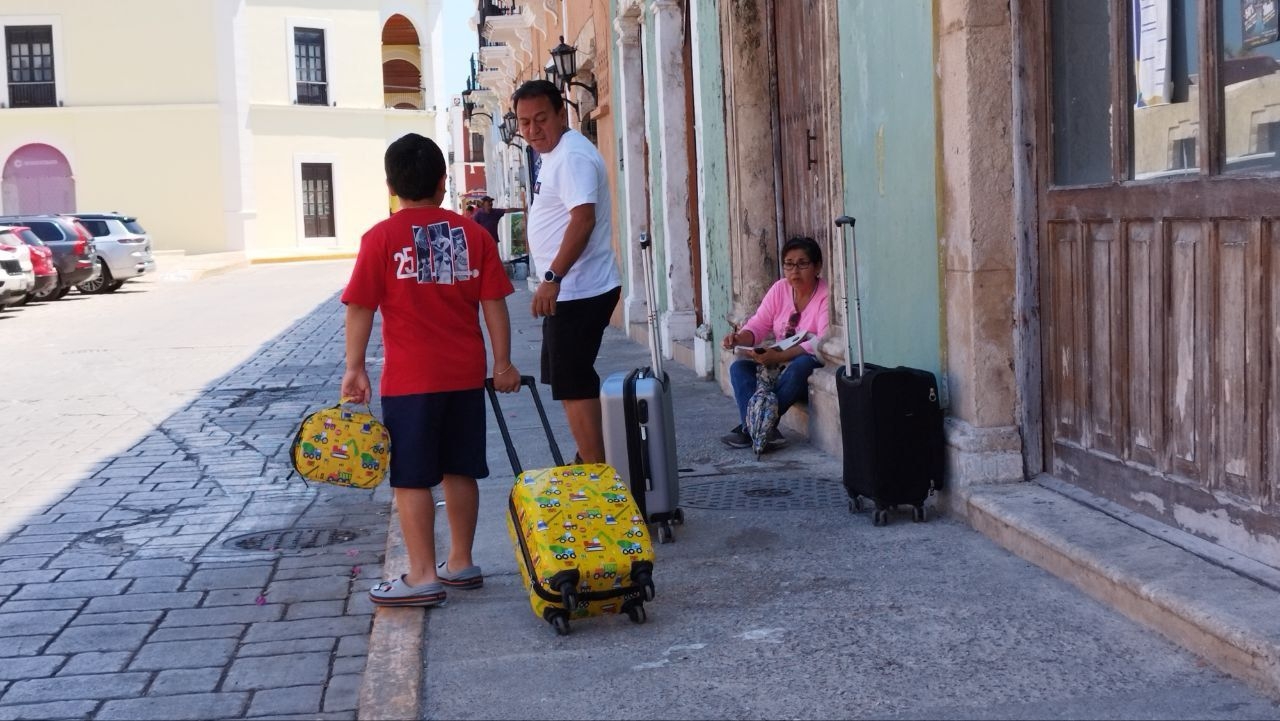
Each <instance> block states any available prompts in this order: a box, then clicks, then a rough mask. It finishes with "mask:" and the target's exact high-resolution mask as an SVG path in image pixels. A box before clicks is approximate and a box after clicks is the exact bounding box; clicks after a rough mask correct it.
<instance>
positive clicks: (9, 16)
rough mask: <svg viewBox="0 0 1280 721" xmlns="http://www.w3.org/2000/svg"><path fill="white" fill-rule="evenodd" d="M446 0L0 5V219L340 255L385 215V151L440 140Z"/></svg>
mask: <svg viewBox="0 0 1280 721" xmlns="http://www.w3.org/2000/svg"><path fill="white" fill-rule="evenodd" d="M441 1H442V0H418V1H417V2H409V1H408V0H348V1H347V2H338V3H335V2H331V1H330V2H321V1H319V0H293V1H292V2H280V1H277V0H184V1H183V2H181V3H175V2H172V1H171V0H118V1H116V2H111V3H85V2H82V1H81V0H6V1H5V3H4V4H3V6H0V38H2V39H3V42H4V53H5V67H6V69H7V70H6V73H5V77H4V78H3V80H4V82H3V83H0V168H2V176H0V212H3V213H4V214H28V213H48V212H54V213H66V212H92V211H108V210H110V211H119V212H124V213H129V214H133V215H136V216H137V217H138V218H139V219H140V220H141V222H142V223H143V224H144V225H145V226H146V227H147V229H148V231H150V233H151V236H152V238H153V242H154V243H155V247H156V248H157V249H158V250H184V251H186V252H188V253H205V252H220V251H242V252H244V253H245V254H246V256H247V257H249V258H250V259H264V260H269V259H278V258H290V257H326V256H330V255H335V254H337V255H346V254H350V253H352V252H354V250H355V249H356V247H357V245H358V244H359V239H360V234H361V233H362V232H363V231H364V229H365V228H367V227H368V226H369V225H370V224H372V223H373V222H376V221H377V220H379V219H381V218H384V217H386V216H387V214H388V212H389V211H390V209H391V208H392V199H391V198H390V197H389V194H388V192H387V189H386V182H385V174H384V172H383V165H382V158H383V152H384V150H385V148H386V146H387V144H388V143H390V142H391V141H392V140H394V139H395V138H397V137H400V136H401V135H403V134H405V133H408V132H417V133H419V134H422V135H426V136H428V137H433V138H437V139H443V138H444V137H445V136H444V134H443V133H442V132H441V130H442V128H443V125H444V122H443V121H444V118H443V117H442V118H440V119H439V122H438V121H437V116H436V112H435V108H434V107H433V106H432V103H433V100H432V98H434V97H435V89H436V87H437V86H438V85H439V83H440V82H441V78H440V77H439V75H440V66H441V62H440V47H441V44H440V28H439V16H440V4H441ZM138 28H147V29H148V32H147V33H146V34H145V42H130V41H128V39H129V38H135V39H136V38H139V37H140V36H139V34H138ZM104 38H115V39H116V40H115V41H104V40H103V39H104ZM442 146H444V149H445V150H446V152H447V150H448V148H447V142H442Z"/></svg>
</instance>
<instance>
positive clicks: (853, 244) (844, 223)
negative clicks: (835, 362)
mask: <svg viewBox="0 0 1280 721" xmlns="http://www.w3.org/2000/svg"><path fill="white" fill-rule="evenodd" d="M853 224H854V219H853V217H852V216H848V215H842V216H840V217H838V218H836V228H837V229H839V231H840V232H841V233H843V234H844V235H845V237H846V240H847V242H846V243H845V244H844V247H845V253H842V254H841V263H840V272H841V273H844V274H845V275H848V273H849V264H848V258H847V257H846V256H845V254H846V253H850V252H851V253H852V254H853V327H854V334H855V335H856V336H857V339H858V377H859V378H861V377H862V375H863V374H864V373H865V372H866V365H865V364H864V363H863V360H862V297H861V296H860V295H859V293H858V237H857V234H856V233H855V232H854V230H853ZM846 228H847V229H848V230H845V229H846ZM843 280H844V289H843V290H844V292H843V293H842V295H844V303H843V304H842V305H841V309H842V310H843V311H844V332H845V333H846V334H848V332H849V291H848V288H849V279H848V278H847V277H846V278H844V279H843ZM852 351H853V349H852V348H846V349H845V361H844V374H845V377H847V378H852V377H853V352H852Z"/></svg>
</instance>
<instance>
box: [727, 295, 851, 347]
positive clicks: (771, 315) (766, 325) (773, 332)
mask: <svg viewBox="0 0 1280 721" xmlns="http://www.w3.org/2000/svg"><path fill="white" fill-rule="evenodd" d="M828 305H829V304H828V303H827V279H826V278H818V287H817V288H816V289H814V291H813V297H812V298H810V299H809V304H808V305H806V306H805V308H804V312H802V313H801V314H800V320H799V322H797V323H796V332H797V333H799V332H800V331H805V330H807V331H809V332H810V333H812V334H813V337H812V338H810V339H809V340H807V341H805V342H803V343H801V344H800V347H801V348H803V349H804V352H805V353H808V354H810V355H815V353H814V344H815V343H817V341H818V339H819V338H821V337H822V335H823V334H824V333H826V332H827V325H828V324H830V322H831V309H830V308H829V307H828ZM795 310H796V303H795V298H794V297H793V296H792V293H791V283H789V282H788V281H787V279H786V278H783V279H781V280H779V281H778V282H777V283H774V284H773V287H771V288H769V292H768V293H765V294H764V300H761V301H760V307H759V308H758V309H756V314H755V315H753V316H751V320H749V321H747V324H746V325H744V326H742V330H749V331H751V334H752V335H754V336H755V342H756V344H757V345H759V344H761V343H763V342H764V341H765V340H767V339H768V338H770V337H772V338H774V339H777V340H781V339H783V338H785V337H786V336H785V335H783V333H784V332H785V331H786V329H787V319H789V318H790V317H791V314H792V313H794V312H795Z"/></svg>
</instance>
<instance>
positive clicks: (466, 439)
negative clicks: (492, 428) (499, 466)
mask: <svg viewBox="0 0 1280 721" xmlns="http://www.w3.org/2000/svg"><path fill="white" fill-rule="evenodd" d="M382 418H383V423H385V424H386V426H387V432H388V433H390V434H391V486H392V487H393V488H434V487H435V486H437V485H439V484H440V481H442V480H444V474H446V473H452V474H456V475H459V476H467V477H470V478H486V477H487V476H488V475H489V464H488V462H487V461H486V460H485V452H486V451H485V409H484V390H483V389H480V388H475V389H472V390H465V391H445V392H442V393H417V394H414V395H408V396H382Z"/></svg>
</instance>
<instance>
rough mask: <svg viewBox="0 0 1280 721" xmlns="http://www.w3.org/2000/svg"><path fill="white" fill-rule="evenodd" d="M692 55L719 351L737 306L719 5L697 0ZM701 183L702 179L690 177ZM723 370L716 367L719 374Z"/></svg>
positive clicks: (706, 318) (706, 273) (705, 260)
mask: <svg viewBox="0 0 1280 721" xmlns="http://www.w3.org/2000/svg"><path fill="white" fill-rule="evenodd" d="M694 4H695V5H696V6H697V7H696V8H695V14H694V16H693V17H694V19H695V20H696V22H697V25H696V26H694V27H693V28H692V32H691V35H692V38H691V41H692V42H693V50H694V52H695V53H696V54H697V57H696V60H695V66H694V67H695V69H696V70H697V72H698V73H699V77H697V78H695V80H694V91H695V93H696V97H695V102H696V103H698V105H699V107H701V109H702V115H701V118H700V121H701V122H700V123H699V124H698V125H697V126H696V127H694V128H692V131H693V140H694V142H696V143H697V144H698V150H699V152H700V156H699V158H700V161H701V162H700V163H699V166H698V168H697V173H698V175H699V176H700V179H701V187H702V191H701V192H700V193H699V196H698V201H699V204H700V205H701V208H702V218H701V221H700V222H701V235H702V239H703V241H704V242H703V244H702V249H703V253H702V272H703V278H704V284H705V287H704V288H703V297H704V298H706V303H705V304H704V306H703V309H702V310H703V322H704V323H709V324H710V325H711V331H712V332H711V338H712V340H713V342H714V343H715V344H716V345H717V347H718V346H719V341H720V338H723V337H724V336H725V334H727V333H728V332H729V330H730V328H729V322H728V321H727V320H725V316H726V315H727V314H728V313H729V311H730V310H731V309H732V304H733V276H732V273H730V267H729V150H728V140H727V136H726V134H725V112H724V62H723V60H722V59H721V47H720V11H719V9H718V7H717V5H718V4H719V2H718V0H694ZM690 180H691V181H693V182H697V181H698V178H690ZM719 370H720V368H719V364H717V365H716V372H717V373H718V372H719Z"/></svg>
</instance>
